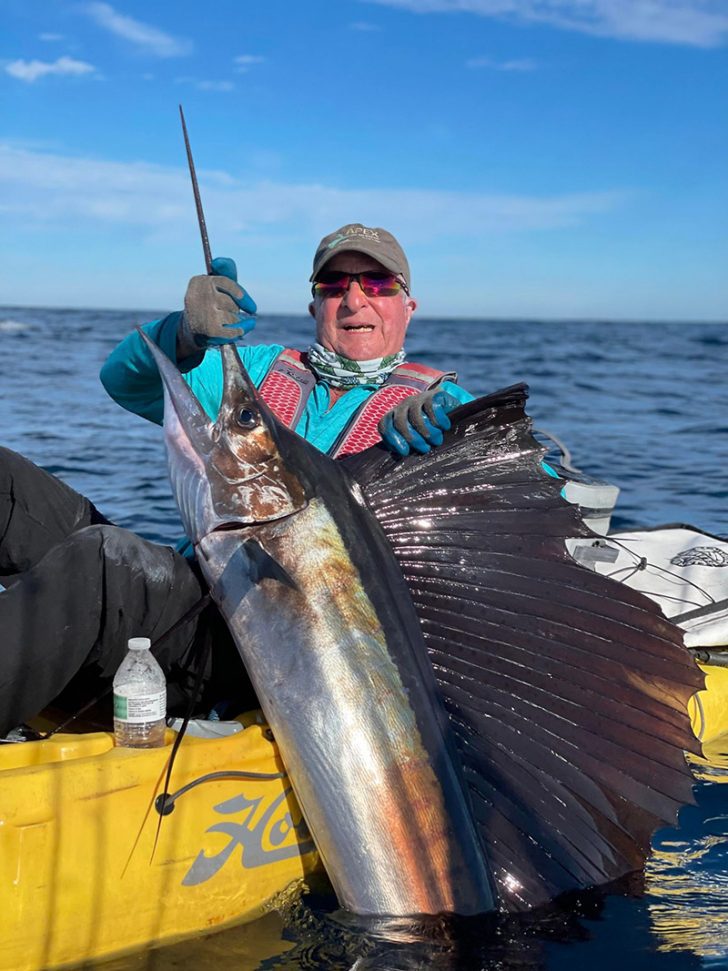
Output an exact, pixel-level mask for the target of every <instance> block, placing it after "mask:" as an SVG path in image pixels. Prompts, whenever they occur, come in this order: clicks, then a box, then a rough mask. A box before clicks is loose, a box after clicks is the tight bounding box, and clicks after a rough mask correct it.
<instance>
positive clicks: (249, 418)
mask: <svg viewBox="0 0 728 971" xmlns="http://www.w3.org/2000/svg"><path fill="white" fill-rule="evenodd" d="M237 422H238V425H240V427H241V428H255V426H256V425H257V424H258V416H257V415H256V413H255V412H254V411H253V410H252V409H251V408H241V409H240V411H239V412H238V416H237Z"/></svg>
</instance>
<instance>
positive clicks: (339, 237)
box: [326, 226, 381, 249]
mask: <svg viewBox="0 0 728 971" xmlns="http://www.w3.org/2000/svg"><path fill="white" fill-rule="evenodd" d="M352 236H363V237H364V239H371V240H373V241H374V242H376V243H379V242H381V240H380V238H379V233H378V232H377V230H376V229H369V227H368V226H349V227H347V229H345V230H344V232H343V233H337V234H336V236H334V238H333V239H332V240H331V242H330V243H328V244H327V246H326V249H335V248H336V247H337V246H338V245H339V243H343V242H345V241H346V240H347V239H350V238H351V237H352Z"/></svg>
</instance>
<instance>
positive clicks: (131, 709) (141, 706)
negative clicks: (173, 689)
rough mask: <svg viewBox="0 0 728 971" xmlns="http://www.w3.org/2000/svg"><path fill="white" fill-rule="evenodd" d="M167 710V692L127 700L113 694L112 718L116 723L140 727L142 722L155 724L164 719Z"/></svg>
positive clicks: (137, 696) (156, 692)
mask: <svg viewBox="0 0 728 971" xmlns="http://www.w3.org/2000/svg"><path fill="white" fill-rule="evenodd" d="M166 709H167V692H166V691H155V692H154V693H151V694H148V695H136V696H135V697H133V698H127V697H126V695H117V694H116V692H114V718H116V719H117V720H118V721H123V722H129V724H131V725H140V724H141V723H142V722H155V721H159V719H160V718H164V717H165V715H166Z"/></svg>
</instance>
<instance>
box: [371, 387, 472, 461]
mask: <svg viewBox="0 0 728 971" xmlns="http://www.w3.org/2000/svg"><path fill="white" fill-rule="evenodd" d="M459 404H461V402H459V401H458V400H457V398H455V397H453V395H451V394H448V393H447V391H443V390H442V389H438V388H432V389H431V390H429V391H421V392H420V393H419V394H413V395H410V396H409V398H405V400H404V401H403V402H402V403H401V404H399V405H397V406H396V407H395V408H392V410H391V411H388V412H387V414H386V415H385V416H384V418H382V420H381V421H380V422H379V426H378V427H379V434H380V435H381V436H382V441H383V442H384V444H385V445H386V446H387V448H389V449H391V450H392V451H393V452H396V453H397V454H398V455H409V453H410V452H411V451H414V452H420V453H421V454H423V455H424V453H425V452H429V451H430V449H431V448H432V447H433V446H437V445H442V441H443V432H446V431H448V429H449V428H450V419H449V418H448V412H449V411H452V410H453V408H457V406H458V405H459Z"/></svg>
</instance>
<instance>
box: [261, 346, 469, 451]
mask: <svg viewBox="0 0 728 971" xmlns="http://www.w3.org/2000/svg"><path fill="white" fill-rule="evenodd" d="M456 380H457V375H456V374H454V373H452V372H446V371H438V370H437V368H431V367H428V366H427V365H426V364H410V363H405V364H400V365H398V367H396V368H395V369H394V371H392V373H391V374H390V375H389V377H388V378H387V380H386V381H385V382H384V384H383V385H382V386H381V388H378V389H377V390H376V391H375V392H374V393H373V394H371V395H370V396H369V397H368V398H367V399H366V401H364V402H363V403H362V405H361V406H360V407H359V408H358V410H357V411H355V412H354V414H353V415H352V417H351V419H350V420H349V423H348V424H347V425H346V427H345V428H344V429H343V431H342V432H341V435H339V437H338V439H337V440H336V442H335V443H334V446H333V448H332V449H331V450H330V452H329V454H330V455H331V456H332V457H333V458H342V457H343V456H344V455H353V454H354V453H355V452H363V451H364V449H365V448H369V447H370V446H372V445H376V444H377V442H380V441H381V440H382V436H381V435H380V434H379V430H378V428H377V425H378V424H379V421H380V420H381V419H382V418H384V416H385V415H386V414H387V412H388V411H391V410H392V408H394V407H395V405H398V404H399V403H400V401H404V399H405V398H408V397H409V396H410V395H413V394H418V393H419V392H420V391H426V390H427V389H428V388H432V387H434V386H435V385H438V384H440V383H441V382H442V381H456ZM315 384H316V375H315V374H314V373H313V371H311V370H310V369H309V368H308V367H307V366H306V354H305V353H303V352H301V351H294V350H292V349H290V348H286V349H285V350H283V351H281V353H280V354H279V355H278V357H277V358H276V359H275V361H274V362H273V364H272V366H271V369H270V370H269V371H268V373H267V374H266V376H265V379H264V380H263V383H262V384H261V386H260V388H259V389H258V390H259V392H260V394H261V396H262V398H263V400H264V401H265V403H266V404H267V405H268V407H269V408H270V409H271V411H272V412H273V414H274V415H275V416H276V418H277V419H278V421H280V422H282V423H283V424H284V425H286V426H287V427H288V428H294V429H295V427H296V425H297V424H298V422H299V419H300V417H301V415H302V414H303V412H304V409H305V408H306V402H307V401H308V397H309V395H310V394H311V392H312V391H313V388H314V385H315Z"/></svg>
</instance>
